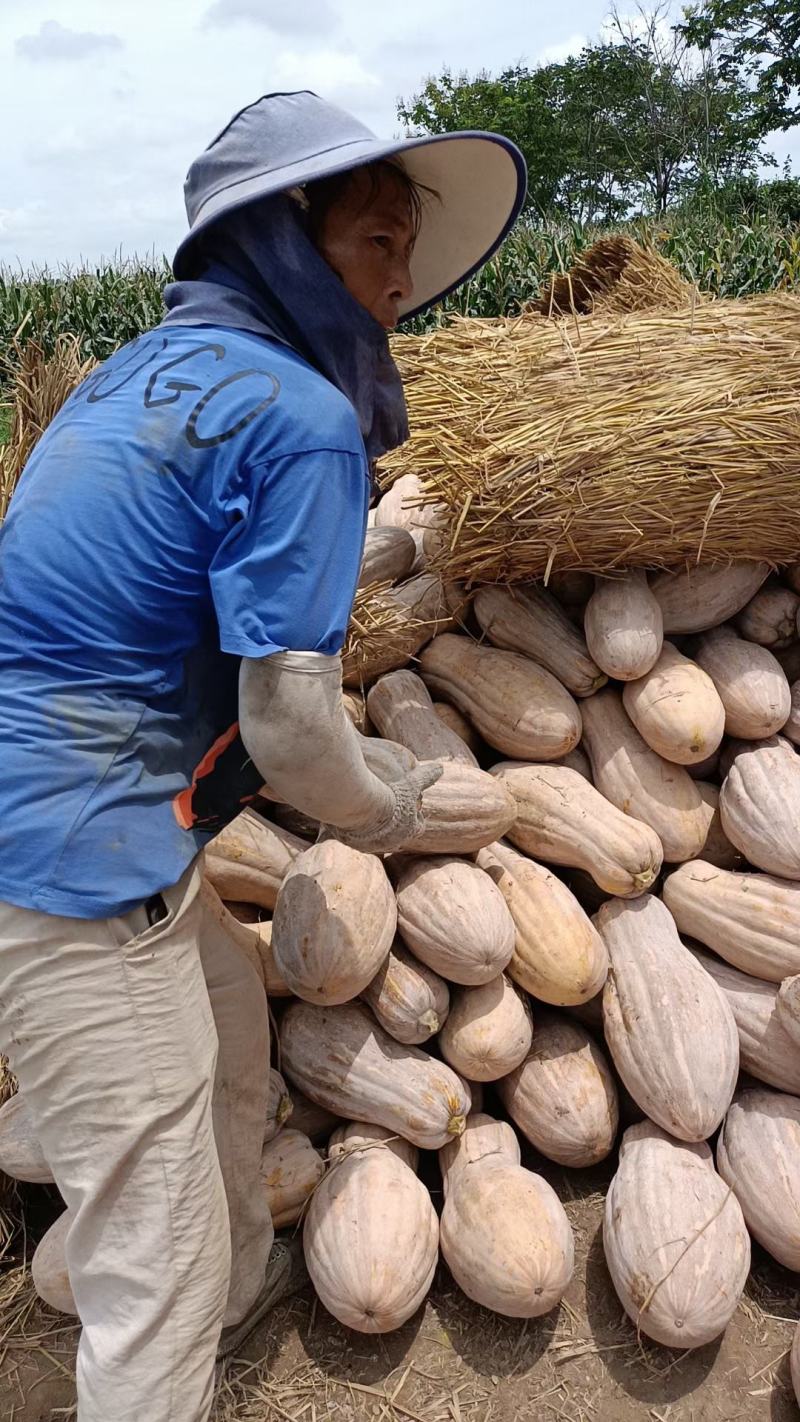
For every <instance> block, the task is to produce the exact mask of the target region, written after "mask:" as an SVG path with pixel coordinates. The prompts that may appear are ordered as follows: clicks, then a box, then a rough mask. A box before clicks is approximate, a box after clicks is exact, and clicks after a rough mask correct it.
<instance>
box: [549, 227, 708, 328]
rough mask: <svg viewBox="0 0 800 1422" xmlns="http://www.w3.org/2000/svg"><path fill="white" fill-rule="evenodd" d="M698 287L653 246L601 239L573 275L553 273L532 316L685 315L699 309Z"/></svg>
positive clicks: (572, 268)
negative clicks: (655, 312) (691, 308)
mask: <svg viewBox="0 0 800 1422" xmlns="http://www.w3.org/2000/svg"><path fill="white" fill-rule="evenodd" d="M699 299H700V298H699V294H698V292H697V288H696V287H694V286H692V284H691V282H688V281H685V280H684V278H683V277H682V276H681V275H680V273H679V272H677V271H676V269H675V267H674V266H673V265H672V263H671V262H668V261H667V260H666V258H665V257H662V256H661V255H660V253H659V252H657V251H656V250H655V248H653V247H642V246H640V244H639V243H638V242H634V241H633V240H632V239H631V238H630V237H621V236H617V237H601V238H600V240H599V241H598V242H595V243H594V244H593V245H592V246H591V247H589V248H588V250H587V251H586V252H584V253H583V254H582V255H581V256H580V257H579V258H578V260H577V261H576V262H575V263H574V264H573V266H571V267H570V269H569V271H568V272H553V273H552V275H551V276H550V279H549V281H548V282H547V283H546V285H545V286H544V288H543V290H542V294H541V296H540V297H539V299H538V301H535V302H534V303H533V304H532V306H531V308H530V309H531V310H532V311H537V312H539V314H540V315H542V316H548V317H552V316H572V315H575V314H578V315H584V316H585V315H588V314H589V313H590V312H594V313H595V314H603V315H607V316H608V315H613V314H618V315H622V314H625V313H628V312H631V311H649V310H654V309H656V308H657V309H658V310H660V311H680V310H682V309H684V308H685V307H687V306H694V305H696V303H697V301H698V300H699Z"/></svg>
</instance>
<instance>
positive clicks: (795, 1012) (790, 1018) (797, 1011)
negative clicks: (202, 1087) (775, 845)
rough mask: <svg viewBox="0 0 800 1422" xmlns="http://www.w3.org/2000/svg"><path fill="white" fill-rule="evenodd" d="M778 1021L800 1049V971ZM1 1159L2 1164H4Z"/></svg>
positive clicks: (784, 991)
mask: <svg viewBox="0 0 800 1422" xmlns="http://www.w3.org/2000/svg"><path fill="white" fill-rule="evenodd" d="M776 1008H777V1013H778V1021H779V1022H780V1024H781V1027H782V1028H783V1030H784V1031H785V1032H786V1033H787V1034H788V1035H789V1036H790V1037H791V1038H792V1040H793V1041H794V1042H796V1043H797V1048H798V1051H800V973H795V974H794V976H793V977H791V978H784V980H783V982H782V983H781V985H780V987H779V989H778V998H777V1002H776ZM2 1163H3V1162H2V1160H0V1166H2Z"/></svg>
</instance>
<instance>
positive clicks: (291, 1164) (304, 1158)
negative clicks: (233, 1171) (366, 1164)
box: [261, 1126, 325, 1229]
mask: <svg viewBox="0 0 800 1422" xmlns="http://www.w3.org/2000/svg"><path fill="white" fill-rule="evenodd" d="M324 1173H325V1163H324V1161H323V1159H322V1157H321V1156H320V1155H319V1154H318V1153H317V1151H315V1149H314V1147H313V1145H312V1144H311V1142H310V1140H309V1139H308V1136H304V1135H303V1134H302V1132H301V1131H295V1130H293V1129H292V1128H291V1127H289V1126H287V1127H286V1129H285V1130H283V1131H280V1132H279V1133H278V1135H277V1136H276V1137H275V1139H274V1140H271V1141H268V1142H267V1144H266V1145H265V1146H264V1149H263V1151H262V1152H261V1184H262V1187H263V1189H264V1190H265V1191H266V1196H267V1203H268V1205H269V1211H270V1214H271V1215H272V1223H273V1225H274V1226H275V1228H276V1229H283V1228H285V1226H286V1225H291V1224H296V1223H297V1221H298V1220H299V1219H300V1216H301V1215H302V1213H303V1210H304V1208H305V1204H306V1201H307V1199H308V1198H309V1196H310V1194H311V1192H312V1191H313V1189H314V1188H315V1186H316V1185H318V1184H319V1181H320V1180H321V1179H322V1176H323V1175H324Z"/></svg>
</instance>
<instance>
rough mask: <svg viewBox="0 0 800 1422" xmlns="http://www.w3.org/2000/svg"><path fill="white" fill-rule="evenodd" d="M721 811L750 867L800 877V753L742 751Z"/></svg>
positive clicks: (728, 778)
mask: <svg viewBox="0 0 800 1422" xmlns="http://www.w3.org/2000/svg"><path fill="white" fill-rule="evenodd" d="M719 810H720V818H721V820H722V828H723V829H724V831H725V833H726V835H727V836H728V839H729V840H730V841H731V842H732V843H733V844H735V845H736V847H737V849H740V850H741V852H742V854H743V855H744V857H745V859H747V860H748V862H749V863H750V864H753V865H756V866H757V867H758V868H759V869H766V871H767V872H768V873H769V874H777V875H779V877H781V878H783V879H800V755H797V754H796V753H794V752H791V753H787V751H786V750H785V749H784V747H783V746H781V745H779V744H776V745H761V746H753V747H752V749H748V750H745V751H742V752H741V754H740V755H737V756H736V759H735V760H734V762H733V765H732V766H731V768H730V770H729V771H728V774H727V776H726V777H725V781H724V783H723V786H722V790H721V792H720V799H719ZM799 966H800V965H799Z"/></svg>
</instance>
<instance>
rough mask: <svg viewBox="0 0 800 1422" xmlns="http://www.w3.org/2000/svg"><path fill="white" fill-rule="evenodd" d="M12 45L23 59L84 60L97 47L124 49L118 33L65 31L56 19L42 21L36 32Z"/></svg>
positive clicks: (97, 48)
mask: <svg viewBox="0 0 800 1422" xmlns="http://www.w3.org/2000/svg"><path fill="white" fill-rule="evenodd" d="M14 48H15V50H16V52H17V54H20V55H22V57H23V59H33V60H48V59H55V60H68V61H73V60H76V59H85V58H86V56H87V55H89V54H96V53H97V52H98V50H115V49H124V48H125V46H124V44H123V41H122V40H121V39H120V37H119V35H113V34H100V33H98V32H97V31H95V30H68V29H65V28H64V26H63V25H60V24H59V23H58V20H43V21H42V23H41V25H40V26H39V29H38V32H37V33H36V34H35V35H20V37H19V39H18V40H17V41H16V44H15V45H14Z"/></svg>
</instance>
